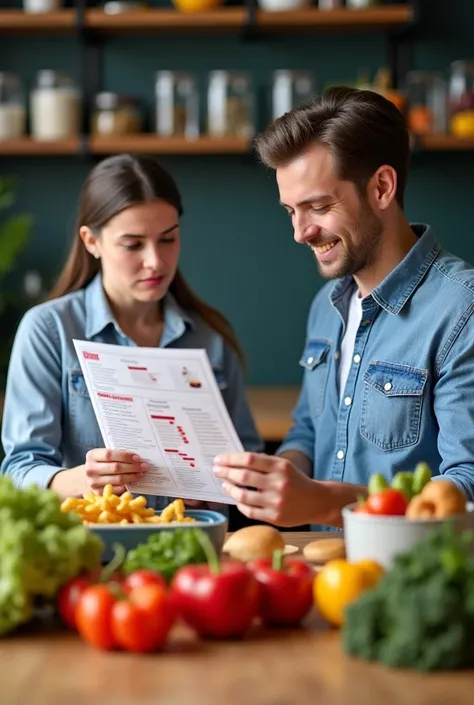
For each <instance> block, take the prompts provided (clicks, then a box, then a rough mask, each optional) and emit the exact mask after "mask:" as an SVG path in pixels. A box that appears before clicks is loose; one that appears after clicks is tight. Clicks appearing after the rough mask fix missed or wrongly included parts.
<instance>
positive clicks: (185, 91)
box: [155, 71, 199, 139]
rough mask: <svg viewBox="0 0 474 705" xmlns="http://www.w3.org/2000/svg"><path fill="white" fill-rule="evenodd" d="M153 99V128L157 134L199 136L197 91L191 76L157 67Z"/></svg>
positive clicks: (163, 135)
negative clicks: (154, 122)
mask: <svg viewBox="0 0 474 705" xmlns="http://www.w3.org/2000/svg"><path fill="white" fill-rule="evenodd" d="M155 100H156V132H157V134H158V135H160V137H185V138H186V139H194V138H196V137H199V93H198V89H197V81H196V78H195V77H194V76H192V75H191V74H188V73H176V72H174V71H158V72H157V74H156V82H155Z"/></svg>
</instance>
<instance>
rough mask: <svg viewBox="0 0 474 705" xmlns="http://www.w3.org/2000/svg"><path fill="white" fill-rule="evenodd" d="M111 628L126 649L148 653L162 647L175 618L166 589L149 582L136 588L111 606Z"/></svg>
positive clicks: (119, 642)
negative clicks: (128, 595) (125, 598)
mask: <svg viewBox="0 0 474 705" xmlns="http://www.w3.org/2000/svg"><path fill="white" fill-rule="evenodd" d="M111 619H112V631H113V634H114V636H115V638H116V640H117V643H118V644H119V645H120V646H121V647H122V648H123V649H126V650H127V651H135V652H139V653H140V652H141V653H145V652H147V651H155V650H156V649H161V648H162V647H163V645H164V644H165V642H166V639H167V637H168V634H169V632H170V629H171V627H172V626H173V623H174V620H175V612H174V609H173V607H172V604H171V598H170V596H169V594H168V593H167V591H166V589H164V588H163V587H162V586H160V585H157V584H152V583H149V584H148V585H142V586H140V587H137V588H135V589H134V590H133V591H132V592H131V593H130V597H129V599H128V600H120V601H119V602H116V603H115V605H114V606H113V608H112V615H111Z"/></svg>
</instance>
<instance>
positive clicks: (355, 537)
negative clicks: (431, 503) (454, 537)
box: [342, 502, 474, 568]
mask: <svg viewBox="0 0 474 705" xmlns="http://www.w3.org/2000/svg"><path fill="white" fill-rule="evenodd" d="M355 507H356V503H354V504H349V505H348V506H347V507H344V509H343V510H342V517H343V522H344V542H345V545H346V556H347V560H349V561H359V560H363V559H364V558H371V559H372V560H374V561H377V563H379V564H380V565H382V566H383V567H385V568H389V567H390V566H391V564H392V562H393V559H394V558H395V556H396V555H398V554H399V553H406V552H407V551H409V550H410V549H411V548H412V547H413V546H414V544H415V543H417V542H418V541H420V539H422V538H423V537H424V536H425V535H426V533H427V532H428V531H429V530H430V529H432V528H433V527H435V526H439V525H440V524H442V523H443V520H441V519H418V520H417V519H406V518H405V517H404V516H375V515H373V514H363V513H362V512H361V513H360V514H359V513H354V511H353V510H354V508H355ZM450 520H451V521H452V522H453V524H454V526H455V528H456V530H459V531H463V530H465V529H474V504H471V503H469V502H468V504H467V512H466V513H465V514H458V515H456V516H454V517H451V518H450Z"/></svg>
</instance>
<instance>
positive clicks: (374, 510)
mask: <svg viewBox="0 0 474 705" xmlns="http://www.w3.org/2000/svg"><path fill="white" fill-rule="evenodd" d="M367 507H368V509H369V513H370V514H385V515H387V514H388V515H391V516H403V515H404V514H405V512H406V509H407V507H408V499H407V498H406V496H405V495H404V494H403V492H399V491H398V490H392V489H386V490H381V491H380V492H375V493H374V494H371V495H369V496H368V498H367Z"/></svg>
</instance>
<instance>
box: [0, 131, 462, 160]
mask: <svg viewBox="0 0 474 705" xmlns="http://www.w3.org/2000/svg"><path fill="white" fill-rule="evenodd" d="M80 148H81V143H80V139H79V138H72V139H67V140H60V141H56V142H37V141H35V140H33V139H31V138H30V137H24V138H21V139H16V140H6V141H3V142H2V141H1V140H0V156H9V155H10V156H57V155H74V154H79V152H80ZM419 149H420V151H422V152H441V151H445V152H448V151H456V152H461V151H465V152H468V151H474V138H466V139H459V138H458V137H453V136H452V135H430V136H429V137H423V138H422V139H420V142H419ZM88 151H89V153H91V154H98V155H107V154H120V153H122V152H135V153H137V154H174V155H179V154H183V155H184V154H189V155H206V154H207V155H212V154H214V155H219V154H222V155H225V154H250V153H251V151H252V145H251V143H250V142H249V141H247V140H245V139H241V138H237V137H223V138H217V137H199V138H198V139H195V140H187V139H184V138H182V137H170V138H165V137H157V135H154V134H140V135H130V136H127V137H89V139H88Z"/></svg>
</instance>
